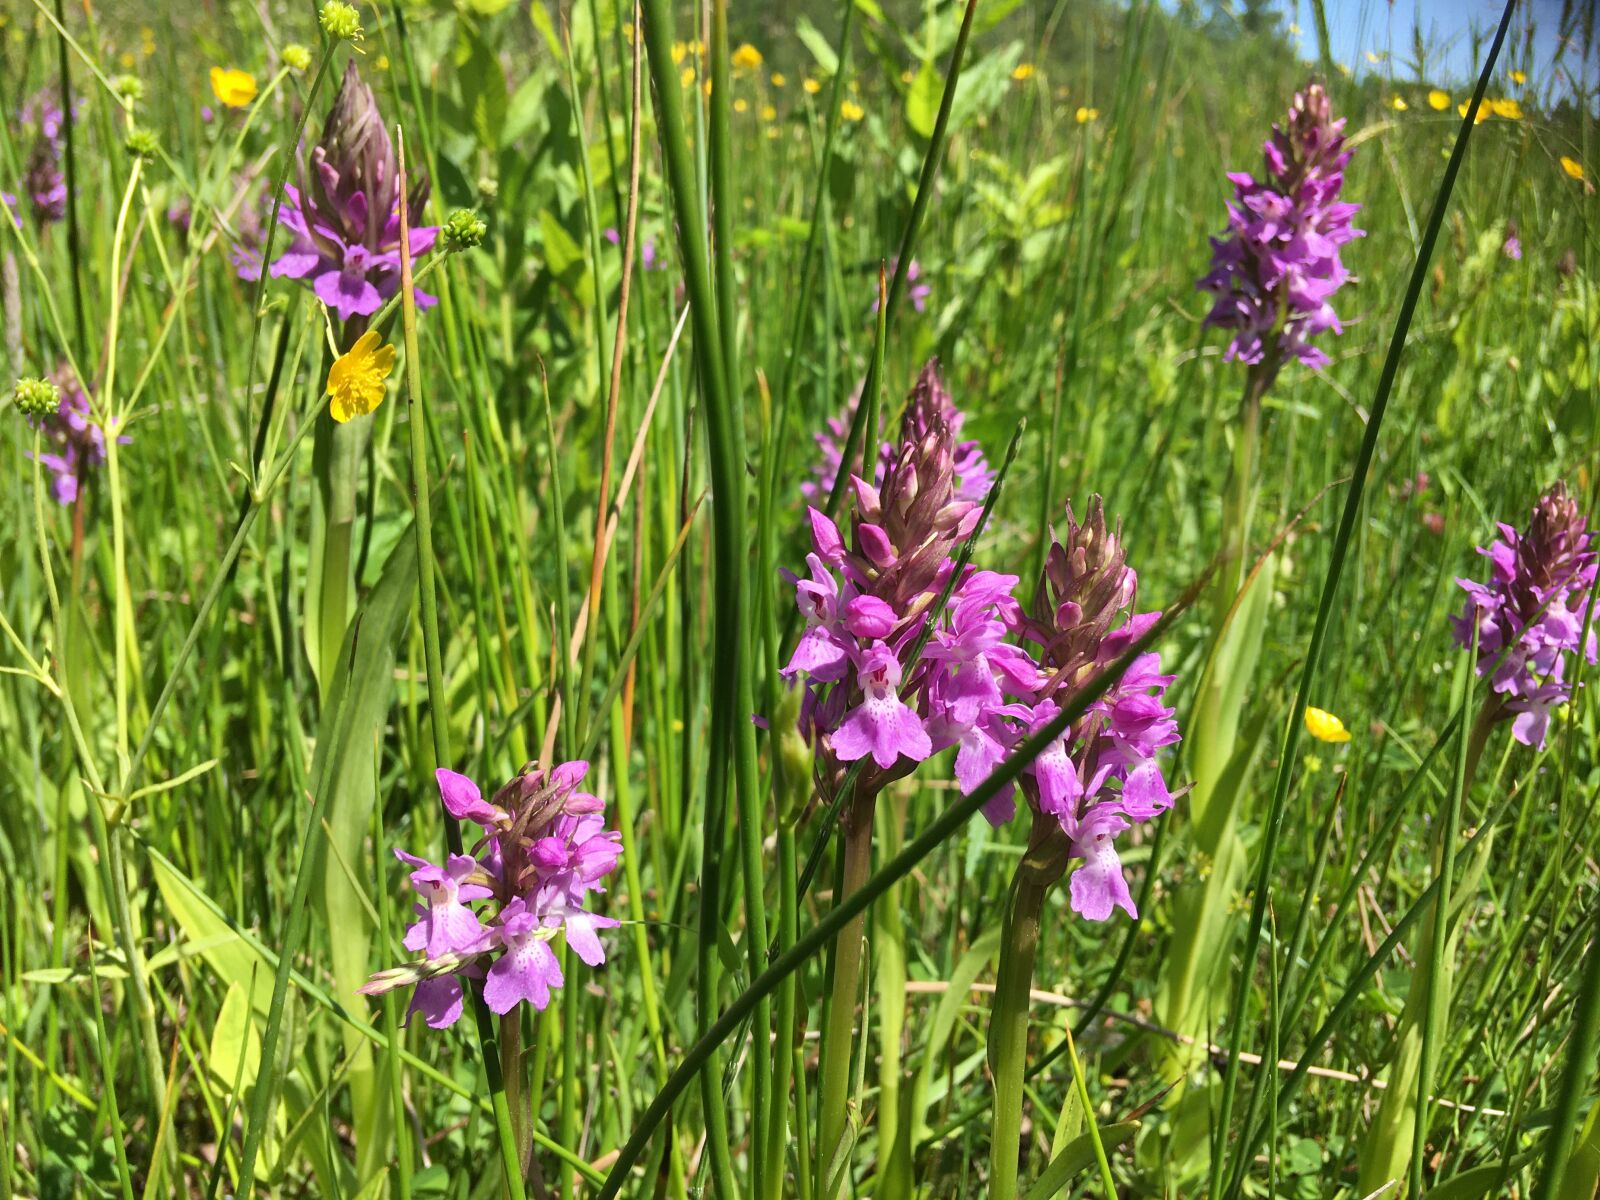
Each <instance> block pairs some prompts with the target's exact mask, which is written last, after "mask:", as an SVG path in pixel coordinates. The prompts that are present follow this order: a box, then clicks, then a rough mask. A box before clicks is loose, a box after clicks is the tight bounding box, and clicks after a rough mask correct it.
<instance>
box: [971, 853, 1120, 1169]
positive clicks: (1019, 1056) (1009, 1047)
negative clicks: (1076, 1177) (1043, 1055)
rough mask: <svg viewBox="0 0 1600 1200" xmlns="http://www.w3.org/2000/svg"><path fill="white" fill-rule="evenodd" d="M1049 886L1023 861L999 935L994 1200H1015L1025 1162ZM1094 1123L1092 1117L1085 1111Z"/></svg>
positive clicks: (993, 1038) (993, 1051) (993, 1060)
mask: <svg viewBox="0 0 1600 1200" xmlns="http://www.w3.org/2000/svg"><path fill="white" fill-rule="evenodd" d="M1048 886H1049V885H1048V884H1045V883H1042V882H1040V881H1039V878H1038V877H1037V874H1036V873H1035V871H1034V870H1033V868H1032V867H1031V865H1030V864H1029V863H1028V861H1027V859H1024V860H1023V861H1022V862H1021V863H1019V864H1018V866H1017V873H1016V877H1015V878H1014V879H1013V880H1012V882H1011V896H1010V901H1011V902H1010V904H1009V905H1008V906H1007V908H1006V915H1005V925H1004V926H1003V929H1002V932H1001V934H1000V965H999V968H998V970H997V973H996V975H995V989H994V1015H993V1016H992V1017H991V1018H990V1023H989V1029H990V1032H989V1060H990V1068H991V1069H992V1071H993V1072H994V1123H993V1128H994V1133H993V1136H992V1140H991V1142H990V1151H989V1196H990V1197H991V1200H1013V1197H1015V1196H1016V1194H1017V1172H1018V1169H1019V1165H1020V1164H1019V1160H1020V1159H1021V1157H1022V1096H1023V1083H1024V1078H1025V1076H1026V1073H1027V1065H1028V998H1029V992H1030V991H1031V990H1032V988H1033V962H1034V957H1035V955H1036V954H1037V952H1038V949H1039V914H1040V912H1041V911H1042V910H1043V908H1044V897H1045V892H1046V891H1047V890H1048ZM1085 1113H1086V1116H1087V1118H1088V1119H1089V1120H1091V1121H1092V1120H1093V1119H1094V1114H1093V1112H1092V1111H1089V1110H1087V1109H1086V1110H1085Z"/></svg>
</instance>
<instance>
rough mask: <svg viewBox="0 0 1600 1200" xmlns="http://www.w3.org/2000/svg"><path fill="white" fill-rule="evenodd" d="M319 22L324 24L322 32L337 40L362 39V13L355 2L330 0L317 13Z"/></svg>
mask: <svg viewBox="0 0 1600 1200" xmlns="http://www.w3.org/2000/svg"><path fill="white" fill-rule="evenodd" d="M317 22H318V24H320V25H321V26H322V32H323V33H325V34H327V35H328V36H329V37H331V38H333V39H334V40H335V41H339V42H359V41H360V40H361V14H360V13H358V12H357V11H356V9H355V6H354V5H353V4H346V3H345V2H344V0H328V2H327V3H326V4H324V5H323V6H322V11H321V13H319V14H318V15H317Z"/></svg>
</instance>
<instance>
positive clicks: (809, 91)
mask: <svg viewBox="0 0 1600 1200" xmlns="http://www.w3.org/2000/svg"><path fill="white" fill-rule="evenodd" d="M800 86H801V87H803V88H805V90H806V95H808V96H815V95H816V94H817V93H818V92H820V91H821V90H822V85H821V84H820V83H818V82H817V81H816V80H815V79H808V80H806V81H805V82H804V83H802V84H801V85H800Z"/></svg>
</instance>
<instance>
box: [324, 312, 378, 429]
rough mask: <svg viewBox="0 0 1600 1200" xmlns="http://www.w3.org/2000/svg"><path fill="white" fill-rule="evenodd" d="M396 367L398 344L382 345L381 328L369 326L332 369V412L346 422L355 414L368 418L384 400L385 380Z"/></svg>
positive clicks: (335, 418)
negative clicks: (379, 334) (395, 351)
mask: <svg viewBox="0 0 1600 1200" xmlns="http://www.w3.org/2000/svg"><path fill="white" fill-rule="evenodd" d="M392 370H394V347H393V346H380V345H379V344H378V331H377V330H376V329H369V330H367V331H366V332H365V333H363V334H362V335H361V336H360V337H359V338H357V339H356V344H355V345H354V346H351V347H350V349H348V350H346V351H345V352H344V353H343V354H341V355H340V356H339V357H338V358H337V359H336V360H334V364H333V368H332V369H331V370H330V371H329V372H328V395H329V396H331V397H332V399H331V400H330V401H329V402H328V411H329V412H331V413H332V414H333V419H334V420H335V421H337V422H339V424H341V425H343V424H344V423H345V422H346V421H348V420H349V419H350V418H351V417H364V416H366V415H367V414H368V413H370V412H371V411H372V410H373V409H375V408H377V407H378V405H380V404H382V403H383V391H384V388H383V381H384V380H385V379H387V378H389V372H390V371H392Z"/></svg>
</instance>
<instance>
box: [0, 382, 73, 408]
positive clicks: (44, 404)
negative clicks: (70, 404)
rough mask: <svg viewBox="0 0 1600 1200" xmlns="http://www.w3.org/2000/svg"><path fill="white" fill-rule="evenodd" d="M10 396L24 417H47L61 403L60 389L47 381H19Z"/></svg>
mask: <svg viewBox="0 0 1600 1200" xmlns="http://www.w3.org/2000/svg"><path fill="white" fill-rule="evenodd" d="M11 395H12V399H13V400H14V401H15V402H16V405H17V410H18V411H19V412H21V413H22V415H23V416H25V417H43V416H48V415H49V414H50V413H53V412H55V411H56V406H57V405H58V404H60V403H61V389H60V388H58V387H56V385H55V384H53V383H51V382H50V381H49V380H48V379H19V380H17V386H16V387H15V388H14V389H13V390H12V393H11Z"/></svg>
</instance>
